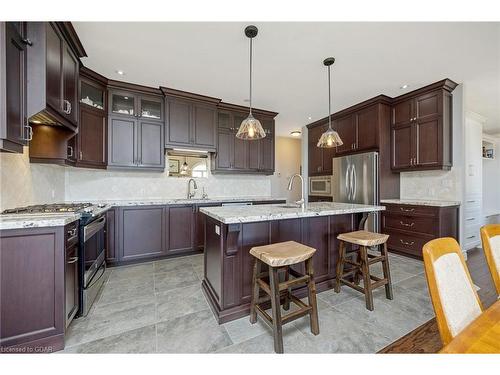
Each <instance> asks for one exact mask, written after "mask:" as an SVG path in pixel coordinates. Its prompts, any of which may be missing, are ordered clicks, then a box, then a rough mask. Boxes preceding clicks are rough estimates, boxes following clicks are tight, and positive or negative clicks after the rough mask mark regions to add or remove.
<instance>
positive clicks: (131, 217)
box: [120, 206, 167, 261]
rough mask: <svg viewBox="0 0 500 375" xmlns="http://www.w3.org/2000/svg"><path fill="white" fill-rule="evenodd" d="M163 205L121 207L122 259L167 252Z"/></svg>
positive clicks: (133, 258) (154, 255)
mask: <svg viewBox="0 0 500 375" xmlns="http://www.w3.org/2000/svg"><path fill="white" fill-rule="evenodd" d="M166 220H167V219H166V215H165V208H164V207H163V206H147V207H122V208H120V248H121V254H120V255H121V256H120V258H121V260H122V261H129V260H135V259H143V258H150V257H156V256H159V255H164V254H166V250H165V230H164V228H165V225H166V224H165V221H166Z"/></svg>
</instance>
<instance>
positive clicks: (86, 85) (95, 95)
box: [80, 80, 105, 111]
mask: <svg viewBox="0 0 500 375" xmlns="http://www.w3.org/2000/svg"><path fill="white" fill-rule="evenodd" d="M104 96H105V93H104V88H103V87H99V86H96V85H93V84H91V83H90V82H87V81H84V80H81V86H80V103H81V104H85V105H87V106H89V107H92V108H95V109H99V110H101V111H103V110H104Z"/></svg>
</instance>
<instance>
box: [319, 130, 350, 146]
mask: <svg viewBox="0 0 500 375" xmlns="http://www.w3.org/2000/svg"><path fill="white" fill-rule="evenodd" d="M343 144H344V142H342V140H341V139H340V136H339V133H337V132H336V131H335V130H333V129H332V128H328V130H327V131H326V132H324V133H323V134H321V137H320V139H319V140H318V144H317V146H318V147H322V148H331V147H337V146H342V145H343Z"/></svg>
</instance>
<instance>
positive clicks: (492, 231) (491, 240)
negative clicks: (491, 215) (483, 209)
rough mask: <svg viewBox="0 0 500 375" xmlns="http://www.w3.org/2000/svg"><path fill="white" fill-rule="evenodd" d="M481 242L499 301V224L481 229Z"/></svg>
mask: <svg viewBox="0 0 500 375" xmlns="http://www.w3.org/2000/svg"><path fill="white" fill-rule="evenodd" d="M481 240H482V241H483V250H484V256H485V257H486V263H487V264H488V268H489V269H490V272H491V277H492V279H493V283H494V284H495V289H496V290H497V296H498V298H499V299H500V224H488V225H485V226H484V227H482V228H481Z"/></svg>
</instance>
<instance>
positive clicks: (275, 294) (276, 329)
mask: <svg viewBox="0 0 500 375" xmlns="http://www.w3.org/2000/svg"><path fill="white" fill-rule="evenodd" d="M269 281H270V287H271V308H272V310H273V311H272V316H273V336H274V351H275V352H276V353H283V330H282V324H281V304H280V290H279V275H278V269H276V268H274V267H271V266H269Z"/></svg>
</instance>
